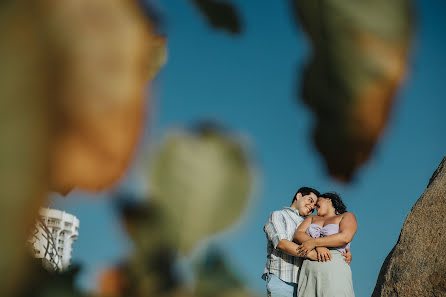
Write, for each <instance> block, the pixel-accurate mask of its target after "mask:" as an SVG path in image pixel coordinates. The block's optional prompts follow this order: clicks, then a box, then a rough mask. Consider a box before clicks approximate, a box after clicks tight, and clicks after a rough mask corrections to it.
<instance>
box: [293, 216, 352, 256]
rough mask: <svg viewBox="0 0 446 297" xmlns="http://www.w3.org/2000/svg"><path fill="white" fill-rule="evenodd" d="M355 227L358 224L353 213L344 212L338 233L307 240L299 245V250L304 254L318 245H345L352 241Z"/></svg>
mask: <svg viewBox="0 0 446 297" xmlns="http://www.w3.org/2000/svg"><path fill="white" fill-rule="evenodd" d="M357 229H358V224H357V222H356V217H355V215H354V214H352V213H351V212H348V213H345V214H344V215H343V217H342V219H341V222H340V223H339V233H336V234H333V235H330V236H327V237H319V238H314V239H310V240H307V241H305V242H303V243H302V245H301V246H300V247H299V251H300V252H301V253H302V254H305V253H308V252H309V251H311V250H312V249H314V248H315V247H318V246H325V247H338V246H343V245H346V244H347V243H349V242H350V241H352V239H353V236H354V235H355V233H356V230H357Z"/></svg>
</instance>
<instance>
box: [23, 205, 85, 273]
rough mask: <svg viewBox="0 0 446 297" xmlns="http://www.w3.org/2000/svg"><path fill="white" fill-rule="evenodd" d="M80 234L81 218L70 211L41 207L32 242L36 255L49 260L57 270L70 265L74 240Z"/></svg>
mask: <svg viewBox="0 0 446 297" xmlns="http://www.w3.org/2000/svg"><path fill="white" fill-rule="evenodd" d="M78 235H79V220H78V219H77V218H76V217H75V216H74V215H71V214H69V213H66V212H64V211H61V210H57V209H51V208H41V209H40V211H39V219H38V220H37V223H36V229H35V231H34V234H33V236H32V238H31V239H30V242H31V244H32V247H33V249H34V256H35V257H36V258H42V259H46V260H48V262H49V263H51V264H52V266H53V268H54V269H55V270H63V269H66V268H67V267H68V266H69V265H70V260H71V252H72V245H73V242H74V241H75V240H76V239H77V237H78Z"/></svg>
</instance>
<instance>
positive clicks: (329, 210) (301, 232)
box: [294, 197, 357, 264]
mask: <svg viewBox="0 0 446 297" xmlns="http://www.w3.org/2000/svg"><path fill="white" fill-rule="evenodd" d="M316 210H317V216H310V217H308V218H306V219H305V220H304V221H303V222H302V224H300V226H299V227H298V228H297V230H296V233H295V234H294V240H295V241H296V242H297V243H301V245H300V246H299V248H298V251H299V253H301V254H302V255H306V254H307V253H309V252H310V251H313V250H314V249H316V251H317V254H318V260H319V261H328V260H331V258H332V257H331V254H330V252H329V250H328V249H327V248H326V247H339V246H344V245H345V244H347V243H349V242H351V241H352V239H353V236H354V235H355V233H356V230H357V222H356V218H355V216H354V215H353V214H352V213H351V212H345V213H343V214H337V213H336V210H335V208H334V207H333V204H332V202H331V200H330V199H328V198H323V197H319V198H318V200H317V203H316ZM311 224H317V225H319V226H321V227H325V226H326V225H329V224H336V225H339V233H337V234H333V235H330V236H326V237H320V238H312V237H311V236H309V235H308V234H307V233H306V232H305V231H306V230H307V229H308V227H309V226H310V225H311ZM346 250H347V254H344V255H346V256H345V257H346V262H347V263H348V264H350V261H351V254H350V251H348V249H346Z"/></svg>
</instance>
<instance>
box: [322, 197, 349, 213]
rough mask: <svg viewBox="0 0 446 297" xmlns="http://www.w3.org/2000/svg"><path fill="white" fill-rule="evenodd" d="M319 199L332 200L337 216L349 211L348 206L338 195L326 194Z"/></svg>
mask: <svg viewBox="0 0 446 297" xmlns="http://www.w3.org/2000/svg"><path fill="white" fill-rule="evenodd" d="M319 197H322V198H327V199H330V200H331V204H333V207H334V209H335V212H336V214H341V213H344V212H346V211H347V206H345V204H344V202H342V199H341V197H340V196H339V194H337V193H324V194H322V195H320V196H319Z"/></svg>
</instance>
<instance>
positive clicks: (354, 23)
mask: <svg viewBox="0 0 446 297" xmlns="http://www.w3.org/2000/svg"><path fill="white" fill-rule="evenodd" d="M291 2H292V4H293V5H295V8H296V13H297V15H298V17H299V20H300V22H301V24H302V27H303V29H304V31H306V33H308V36H309V38H310V40H311V43H312V48H313V50H312V55H311V59H310V61H309V63H308V65H307V67H306V69H305V74H304V79H303V84H302V86H303V87H302V99H303V101H304V102H305V103H306V104H307V105H308V106H309V107H310V108H311V110H312V111H313V112H314V113H315V116H316V118H317V121H316V127H315V131H314V139H315V143H316V147H317V149H318V150H319V152H320V153H321V154H322V157H323V158H324V159H325V163H326V166H327V168H328V171H329V173H330V174H331V175H332V176H334V177H335V178H337V179H339V180H342V181H349V180H351V179H352V177H353V175H354V173H355V171H356V169H357V168H358V166H360V165H361V164H362V163H364V162H365V161H366V160H368V159H369V157H370V154H371V152H372V149H373V148H374V146H375V145H376V143H377V141H378V139H379V137H380V135H381V133H382V131H383V130H384V128H385V126H386V124H387V120H388V117H389V113H390V110H391V107H392V104H393V101H394V99H395V93H396V91H397V88H398V87H399V85H400V83H401V81H402V79H403V77H404V75H405V74H406V68H407V56H408V52H409V43H410V39H411V36H412V30H413V28H412V9H411V5H410V4H411V2H410V1H409V0H396V1H387V0H378V1H346V0H344V1H333V0H325V1H297V0H291Z"/></svg>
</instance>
